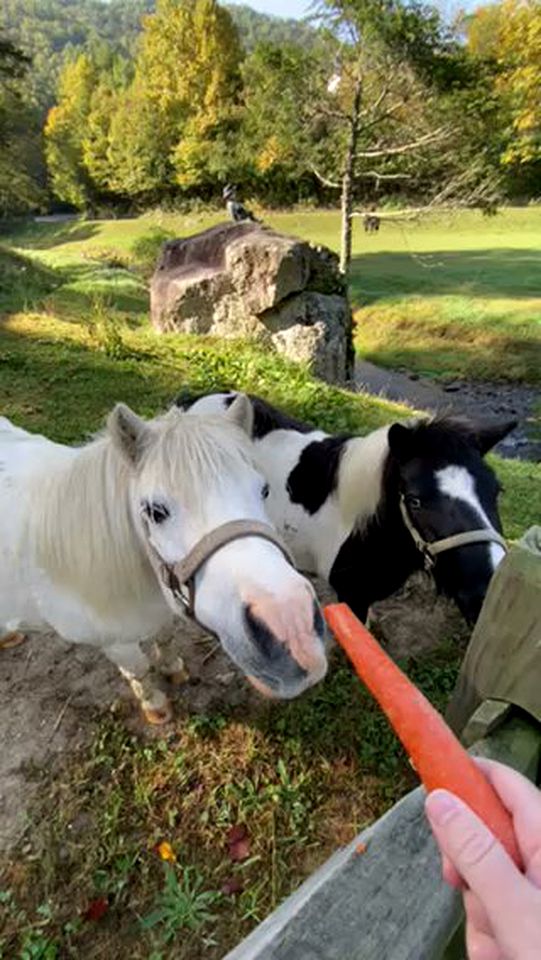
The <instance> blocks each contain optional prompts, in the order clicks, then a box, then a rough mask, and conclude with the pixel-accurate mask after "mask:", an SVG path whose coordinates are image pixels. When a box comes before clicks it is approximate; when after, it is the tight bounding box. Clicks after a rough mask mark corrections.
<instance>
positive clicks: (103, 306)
mask: <svg viewBox="0 0 541 960" xmlns="http://www.w3.org/2000/svg"><path fill="white" fill-rule="evenodd" d="M83 323H84V325H85V326H86V329H87V330H88V333H89V337H90V340H91V343H92V345H93V346H94V348H95V349H97V350H100V351H101V353H104V354H105V356H106V357H109V359H110V360H125V359H126V357H128V356H129V350H128V349H127V347H126V345H125V343H124V340H123V337H122V332H121V325H120V322H119V319H118V317H117V316H115V315H114V313H113V305H112V303H111V301H110V300H109V299H108V298H106V297H103V296H100V295H99V294H96V295H95V297H94V298H93V303H92V310H91V311H90V312H89V314H88V315H87V316H86V317H85V318H84V319H83Z"/></svg>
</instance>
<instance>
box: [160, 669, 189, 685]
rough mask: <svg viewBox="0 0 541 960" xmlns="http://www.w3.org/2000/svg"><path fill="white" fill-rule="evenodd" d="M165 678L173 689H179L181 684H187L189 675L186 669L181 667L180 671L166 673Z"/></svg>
mask: <svg viewBox="0 0 541 960" xmlns="http://www.w3.org/2000/svg"><path fill="white" fill-rule="evenodd" d="M166 677H167V679H168V681H169V683H170V684H171V685H172V686H173V687H181V686H182V684H183V683H188V681H189V679H190V674H189V673H188V671H187V670H186V667H182V668H181V669H180V670H174V671H173V673H167V674H166Z"/></svg>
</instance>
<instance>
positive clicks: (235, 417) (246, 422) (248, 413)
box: [225, 393, 254, 437]
mask: <svg viewBox="0 0 541 960" xmlns="http://www.w3.org/2000/svg"><path fill="white" fill-rule="evenodd" d="M225 415H226V417H227V419H228V420H232V421H233V423H236V424H237V426H238V427H240V428H241V429H242V430H244V432H245V433H247V434H248V436H249V437H251V436H252V430H253V426H254V411H253V407H252V403H251V400H250V398H249V397H247V396H246V394H245V393H237V396H236V397H235V399H234V400H233V403H232V404H231V406H229V407H228V408H227V412H226V414H225Z"/></svg>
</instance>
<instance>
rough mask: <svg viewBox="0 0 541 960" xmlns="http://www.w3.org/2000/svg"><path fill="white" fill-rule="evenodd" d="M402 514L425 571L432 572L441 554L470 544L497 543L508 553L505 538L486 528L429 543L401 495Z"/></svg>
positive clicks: (455, 534) (466, 531)
mask: <svg viewBox="0 0 541 960" xmlns="http://www.w3.org/2000/svg"><path fill="white" fill-rule="evenodd" d="M400 513H401V514H402V520H403V521H404V524H405V526H406V527H407V529H408V531H409V533H410V534H411V536H412V538H413V542H414V544H415V546H416V547H417V549H418V550H419V552H420V553H421V554H422V555H423V558H424V565H425V570H427V571H428V572H430V571H431V570H432V569H433V567H434V566H435V563H436V558H437V556H438V554H439V553H445V551H446V550H454V549H455V547H465V546H467V545H468V544H470V543H497V544H499V546H500V547H502V549H503V550H505V552H506V553H507V544H506V542H505V540H504V539H503V537H502V536H501V535H500V534H499V533H497V532H496V530H490V529H487V528H486V527H484V528H479V529H478V530H465V531H464V532H463V533H454V534H453V535H452V536H450V537H444V538H443V539H442V540H433V541H430V542H429V541H427V540H424V539H423V537H422V536H421V534H420V533H419V531H418V530H417V528H416V527H414V525H413V523H412V522H411V518H410V515H409V513H408V508H407V506H406V499H405V497H404V494H402V493H401V494H400Z"/></svg>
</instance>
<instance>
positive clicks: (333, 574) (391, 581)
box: [329, 456, 422, 621]
mask: <svg viewBox="0 0 541 960" xmlns="http://www.w3.org/2000/svg"><path fill="white" fill-rule="evenodd" d="M399 483H400V478H399V473H398V469H397V465H396V461H395V460H394V459H393V457H390V456H387V457H386V458H385V463H384V465H383V474H382V485H381V489H382V494H381V499H380V502H379V504H378V508H377V510H376V513H375V514H374V515H373V516H372V517H371V518H370V520H369V521H368V523H367V524H366V526H365V527H363V529H362V530H356V529H353V530H352V531H351V533H350V534H349V536H348V537H346V539H345V540H344V542H343V543H342V545H341V547H340V549H339V551H338V553H337V554H336V557H335V558H334V562H333V565H332V567H331V571H330V574H329V583H330V584H331V586H332V587H333V588H334V590H335V591H336V594H337V596H338V599H339V600H341V601H342V602H344V603H347V604H348V605H349V606H350V607H351V609H352V610H353V612H354V613H355V614H356V616H357V617H359V619H360V620H363V621H364V620H366V617H367V614H368V608H369V606H370V604H371V603H374V602H375V601H376V600H382V599H383V598H384V597H388V596H389V594H391V593H394V591H395V590H397V589H398V588H399V587H400V586H401V585H402V584H403V583H404V580H406V578H407V577H408V576H409V575H410V574H411V573H413V571H414V570H416V569H418V568H419V567H420V566H422V559H421V555H420V553H419V552H418V551H417V549H416V547H415V545H414V543H413V540H412V537H411V535H410V534H409V533H408V531H407V530H406V527H405V526H404V523H403V521H402V517H401V515H400V508H399Z"/></svg>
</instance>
